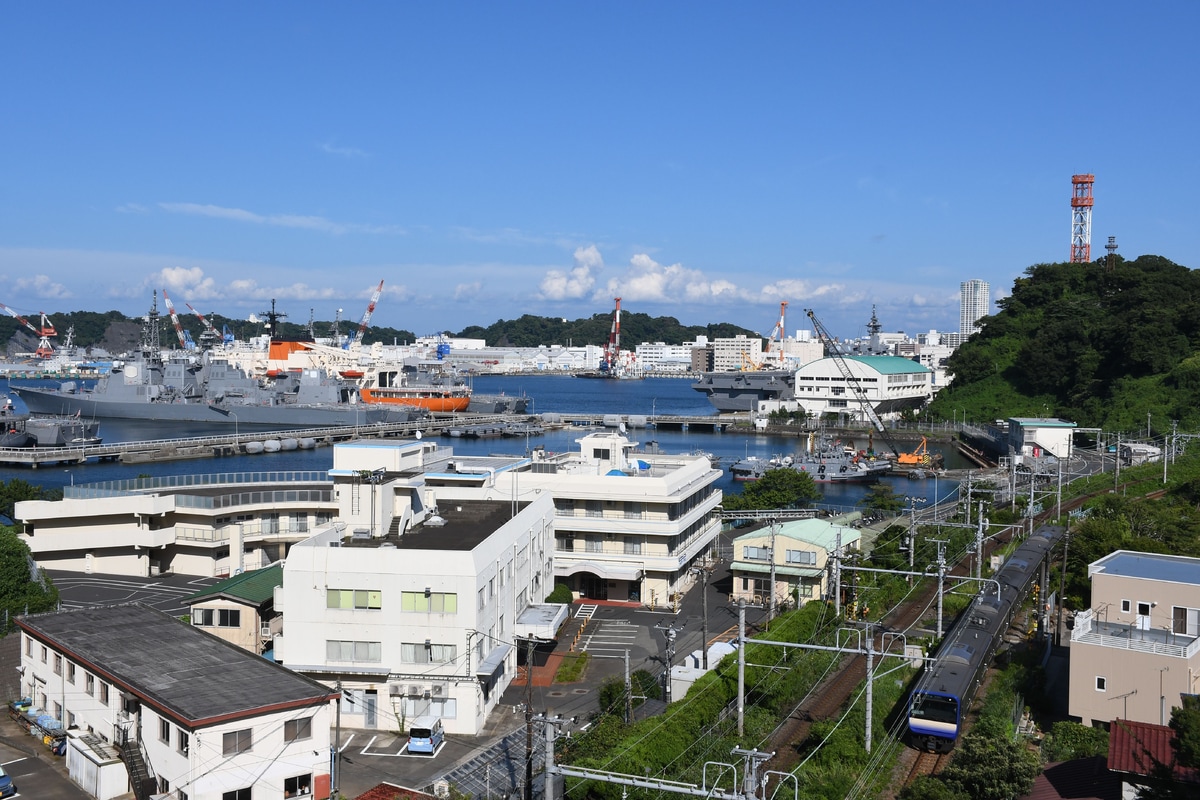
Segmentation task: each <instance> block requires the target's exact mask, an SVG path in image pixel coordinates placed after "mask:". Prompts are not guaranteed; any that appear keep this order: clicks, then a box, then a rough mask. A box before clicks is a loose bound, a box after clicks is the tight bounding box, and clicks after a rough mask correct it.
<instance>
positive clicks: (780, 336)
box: [767, 300, 788, 368]
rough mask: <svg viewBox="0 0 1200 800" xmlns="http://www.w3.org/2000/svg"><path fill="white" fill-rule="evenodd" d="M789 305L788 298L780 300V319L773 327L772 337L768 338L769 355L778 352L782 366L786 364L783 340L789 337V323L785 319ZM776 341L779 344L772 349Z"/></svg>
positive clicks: (777, 356)
mask: <svg viewBox="0 0 1200 800" xmlns="http://www.w3.org/2000/svg"><path fill="white" fill-rule="evenodd" d="M787 307H788V304H787V300H784V301H782V302H780V304H779V321H778V322H776V323H775V327H774V328H772V329H771V338H769V339H767V355H768V356H770V355H771V354H772V353H774V354H777V355H776V358H777V359H778V361H779V366H780V367H781V368H782V367H783V366H784V355H783V340H784V339H785V338H787V323H786V322H785V321H784V320H785V319H786V318H787ZM776 342H778V346H776V347H775V348H774V349H772V348H771V345H772V344H775V343H776Z"/></svg>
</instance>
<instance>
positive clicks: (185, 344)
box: [163, 289, 196, 350]
mask: <svg viewBox="0 0 1200 800" xmlns="http://www.w3.org/2000/svg"><path fill="white" fill-rule="evenodd" d="M163 302H164V303H166V304H167V312H168V313H169V314H170V315H171V324H172V325H174V326H175V338H177V339H178V340H179V346H180V347H181V348H183V349H184V350H195V349H196V343H195V342H193V341H192V337H191V336H189V335H188V333H187V331H185V330H184V329H183V325H181V324H180V322H179V315H178V314H176V313H175V304H174V303H172V302H171V298H170V297H168V296H167V290H166V289H163Z"/></svg>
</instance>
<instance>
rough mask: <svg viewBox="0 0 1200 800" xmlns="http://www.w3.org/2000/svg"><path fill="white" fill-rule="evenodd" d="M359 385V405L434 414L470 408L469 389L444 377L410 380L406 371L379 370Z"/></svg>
mask: <svg viewBox="0 0 1200 800" xmlns="http://www.w3.org/2000/svg"><path fill="white" fill-rule="evenodd" d="M359 381H360V382H359V389H358V396H359V400H360V401H361V402H363V403H377V404H380V405H401V406H417V407H418V408H424V409H426V410H427V411H432V412H434V413H450V412H459V411H466V410H467V406H469V405H470V404H471V387H469V386H467V385H465V384H462V383H458V382H456V381H454V380H453V379H452V378H450V377H448V376H447V377H445V378H443V376H440V375H432V376H429V377H428V378H421V379H416V380H414V376H413V374H412V373H410V372H408V371H406V370H403V369H399V368H390V367H382V366H381V367H376V368H375V369H372V370H370V371H369V372H366V373H365V374H364V375H363V376H362V378H361V379H359Z"/></svg>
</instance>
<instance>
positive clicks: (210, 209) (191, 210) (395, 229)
mask: <svg viewBox="0 0 1200 800" xmlns="http://www.w3.org/2000/svg"><path fill="white" fill-rule="evenodd" d="M158 207H159V208H161V209H162V210H164V211H168V212H170V213H172V214H186V215H189V216H197V217H212V218H214V219H224V220H231V221H234V222H250V223H254V224H256V225H274V226H276V227H280V228H301V229H304V230H312V231H319V232H321V233H330V234H333V235H335V236H338V235H341V234H343V233H403V232H404V230H403V229H402V228H400V227H399V226H397V225H363V224H360V223H352V222H334V221H333V220H330V219H326V218H325V217H319V216H313V215H303V214H257V213H255V212H253V211H247V210H246V209H244V208H228V207H225V206H215V205H212V204H205V203H159V204H158Z"/></svg>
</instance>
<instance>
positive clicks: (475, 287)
mask: <svg viewBox="0 0 1200 800" xmlns="http://www.w3.org/2000/svg"><path fill="white" fill-rule="evenodd" d="M482 291H483V284H482V283H480V282H479V281H473V282H472V283H460V284H458V285H457V286H455V287H454V299H455V300H473V299H474V298H476V297H478V296H479V294H480V292H482Z"/></svg>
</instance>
